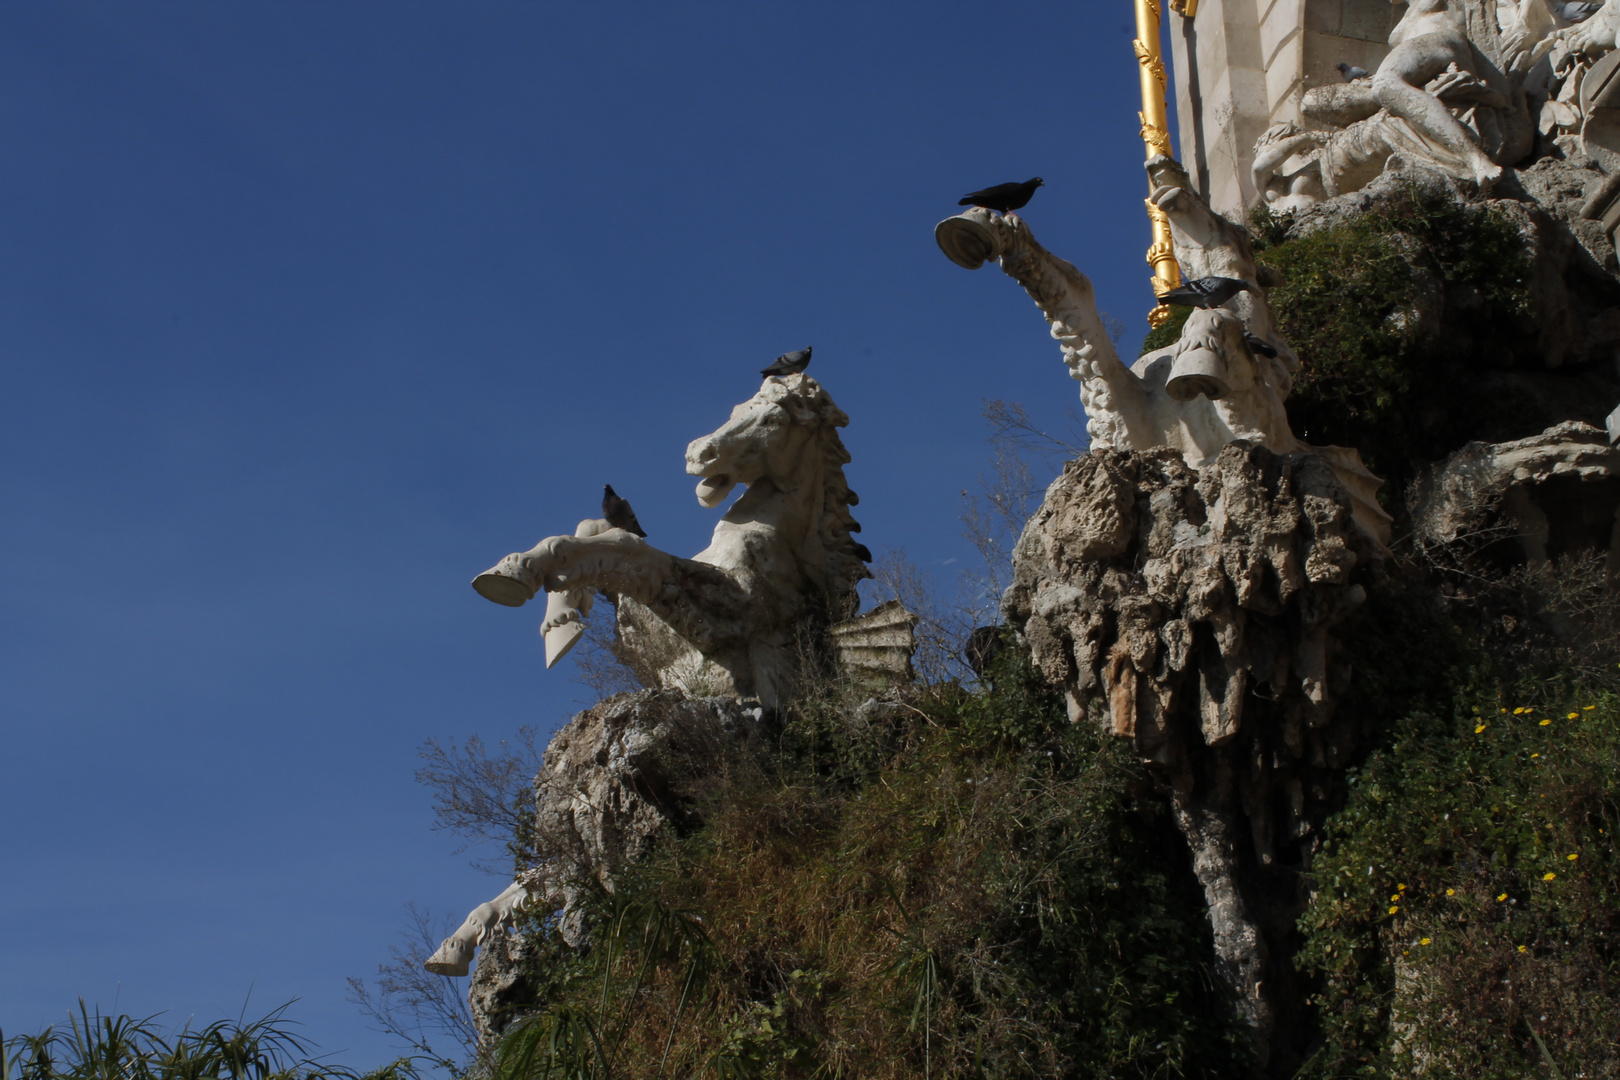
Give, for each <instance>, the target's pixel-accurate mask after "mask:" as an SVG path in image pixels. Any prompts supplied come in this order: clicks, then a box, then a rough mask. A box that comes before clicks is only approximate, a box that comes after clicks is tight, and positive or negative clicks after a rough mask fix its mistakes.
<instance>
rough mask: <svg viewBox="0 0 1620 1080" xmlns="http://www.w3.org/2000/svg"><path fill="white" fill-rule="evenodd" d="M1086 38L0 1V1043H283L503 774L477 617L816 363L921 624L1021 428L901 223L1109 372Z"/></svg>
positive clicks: (321, 1031)
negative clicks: (429, 765)
mask: <svg viewBox="0 0 1620 1080" xmlns="http://www.w3.org/2000/svg"><path fill="white" fill-rule="evenodd" d="M1131 36H1132V27H1131V5H1130V3H1129V2H1128V0H1112V2H1105V0H1082V2H1080V3H1075V2H1073V0H1063V2H1056V3H997V4H968V3H942V2H932V3H915V4H901V3H872V2H868V3H859V4H845V3H834V2H818V3H815V4H808V3H804V4H792V5H790V4H776V3H760V2H755V3H736V4H725V3H705V4H697V3H691V4H686V3H675V2H663V3H656V4H651V3H649V4H631V3H602V2H598V3H589V4H586V3H578V4H546V3H538V2H525V3H495V2H470V3H449V2H442V3H431V4H423V3H408V2H403V0H393V2H389V3H353V2H332V0H323V2H321V3H294V2H277V3H239V2H227V0H217V2H215V0H211V2H208V3H190V4H186V3H172V2H164V0H151V2H143V3H132V2H120V3H72V2H55V3H44V2H33V0H27V2H23V0H13V2H11V3H6V4H4V5H0V207H3V209H0V499H3V504H0V505H3V507H4V510H3V512H0V733H3V736H4V740H3V743H0V746H3V751H0V768H3V773H0V776H3V781H0V938H3V940H4V941H5V942H6V950H5V959H4V960H3V961H0V1027H3V1028H4V1030H5V1031H6V1032H7V1033H8V1034H9V1033H14V1032H18V1031H27V1030H34V1029H37V1028H38V1027H40V1026H42V1025H44V1024H46V1023H49V1022H53V1021H59V1020H61V1019H62V1018H64V1017H65V1015H66V1013H67V1010H68V1009H69V1008H71V1007H72V1006H73V1005H74V1002H75V1001H76V1000H77V999H78V998H79V997H83V998H85V999H86V1000H87V1002H89V1003H90V1004H92V1005H96V1004H99V1005H100V1006H101V1007H102V1008H104V1009H111V1008H117V1009H119V1010H121V1011H128V1012H132V1013H136V1014H146V1013H153V1012H158V1011H160V1010H168V1011H169V1015H170V1016H171V1017H173V1018H177V1019H182V1018H184V1017H186V1016H189V1015H196V1016H197V1017H199V1018H200V1019H202V1020H205V1021H206V1020H211V1019H215V1018H218V1017H220V1016H225V1015H235V1014H236V1013H237V1012H238V1011H239V1010H240V1009H241V1008H242V1006H243V1002H244V1000H246V999H247V998H248V996H249V994H250V992H251V1003H250V1004H249V1007H248V1011H249V1013H257V1012H262V1011H263V1010H264V1009H267V1008H268V1007H269V1006H272V1005H275V1004H280V1003H281V1002H284V1001H286V1000H288V999H290V998H294V997H297V998H299V999H300V1001H299V1003H298V1004H297V1005H295V1006H294V1008H293V1010H292V1015H293V1016H294V1017H295V1018H297V1019H299V1020H300V1021H302V1023H303V1025H304V1030H305V1033H306V1034H308V1035H309V1036H311V1037H312V1038H314V1039H315V1040H317V1041H318V1042H319V1043H321V1044H322V1046H323V1048H325V1049H327V1050H331V1051H338V1052H339V1053H338V1055H337V1058H336V1060H338V1061H340V1062H343V1063H346V1064H350V1065H352V1066H354V1067H357V1068H358V1067H367V1066H371V1065H374V1064H376V1063H378V1062H380V1061H383V1060H387V1059H388V1058H391V1057H392V1056H393V1055H394V1053H395V1051H394V1050H393V1049H392V1048H391V1046H390V1045H389V1044H388V1042H387V1040H385V1039H384V1038H383V1037H382V1036H380V1035H377V1034H374V1033H371V1032H369V1031H368V1030H367V1028H366V1022H365V1020H364V1018H363V1017H361V1016H360V1015H359V1014H358V1013H357V1012H356V1011H355V1010H354V1009H353V1008H352V1007H351V1006H349V1005H348V1004H346V1003H345V1002H344V1000H343V995H344V979H345V977H346V976H349V975H369V974H371V973H373V972H374V971H375V969H376V966H377V964H378V963H379V962H380V961H382V960H383V959H385V958H386V953H387V949H388V946H389V944H390V943H391V942H392V941H393V940H394V938H395V935H396V933H397V932H398V931H399V930H400V929H401V927H402V926H403V925H404V921H405V916H404V908H403V905H404V904H405V903H406V902H407V901H414V902H416V903H418V904H421V905H425V906H427V907H429V908H431V909H433V910H435V911H442V912H445V913H447V914H448V913H452V912H454V913H455V914H456V916H457V917H458V918H459V915H460V914H462V913H464V912H465V911H466V910H467V909H468V908H470V907H471V906H472V905H474V904H476V903H478V902H480V901H481V900H484V899H487V898H488V897H489V896H492V895H494V893H496V892H498V891H499V890H500V888H501V887H502V884H503V883H501V882H499V881H497V880H496V879H494V878H491V877H489V876H488V875H486V874H483V873H481V872H479V871H477V870H475V869H473V868H471V867H470V866H469V865H468V859H469V858H470V857H471V856H472V855H474V854H476V853H468V854H461V855H457V854H454V850H455V848H456V846H457V842H456V840H455V838H453V837H450V836H447V835H445V834H443V833H436V832H434V831H432V829H431V825H432V818H431V813H430V808H429V802H430V798H429V793H428V792H427V791H426V790H425V789H423V788H421V787H420V786H418V785H417V784H416V783H415V782H414V780H413V772H414V770H415V769H416V767H417V765H418V759H417V751H418V748H419V747H420V745H421V744H422V742H423V740H424V739H426V738H428V737H430V736H436V737H438V738H440V739H444V740H460V739H462V738H465V737H466V736H467V735H470V734H475V733H476V734H479V735H481V736H482V737H483V738H485V739H486V740H488V741H490V742H494V741H497V740H500V739H502V738H505V737H508V736H510V735H511V734H512V733H513V732H514V731H515V730H516V729H517V728H518V727H519V726H520V725H524V724H533V725H537V726H539V727H541V728H543V729H545V730H547V731H550V730H552V729H554V728H555V727H556V726H557V725H558V724H560V723H561V722H563V721H565V720H566V719H567V717H568V716H569V715H570V714H571V713H572V712H574V711H575V710H577V709H578V708H580V707H582V706H583V705H584V704H588V703H589V697H590V692H589V691H588V690H587V689H586V688H585V687H584V686H582V685H580V684H579V683H577V682H575V681H573V672H572V671H571V667H572V664H571V662H565V663H564V664H563V665H560V666H559V667H558V668H557V669H556V670H553V671H550V672H547V671H546V670H545V669H544V666H543V662H542V654H541V646H540V641H539V638H538V636H537V634H536V632H535V631H536V626H537V624H538V622H539V620H540V618H541V615H542V612H541V609H540V608H539V606H537V605H531V606H530V607H526V608H522V609H518V610H509V609H505V608H500V607H497V606H495V605H492V604H490V603H488V602H486V601H484V600H482V599H480V598H479V597H478V596H477V595H476V594H475V593H474V592H473V591H472V590H471V589H470V588H469V587H468V582H469V580H470V579H471V578H472V576H473V575H474V574H475V573H477V572H479V571H480V570H483V569H484V568H485V567H487V566H489V565H490V564H491V563H493V562H494V561H495V560H496V559H498V558H499V557H500V556H502V555H504V554H505V553H506V552H508V551H511V550H515V549H520V548H525V547H528V546H529V545H530V544H532V543H533V542H534V541H536V540H538V539H539V538H540V537H542V536H545V535H549V534H551V533H555V532H567V531H571V530H572V528H573V526H574V524H575V523H576V522H577V521H578V520H580V519H581V518H583V517H588V516H594V514H595V513H596V512H597V511H596V507H597V506H598V504H599V501H600V492H601V485H602V484H603V483H605V482H606V483H612V484H613V485H614V486H615V488H617V489H618V490H619V491H620V492H621V493H622V494H624V495H626V496H627V497H629V498H630V499H631V500H632V501H633V502H634V504H635V507H636V511H637V513H638V515H639V517H640V519H641V521H642V523H643V524H644V525H645V526H646V527H647V528H648V530H649V532H651V533H652V534H653V536H652V539H653V540H654V541H656V542H657V543H659V544H660V545H661V546H663V547H665V548H667V549H668V550H671V551H674V552H677V553H680V554H691V553H693V552H696V551H697V550H699V549H700V548H702V547H703V546H704V545H705V544H706V543H707V537H708V533H709V532H710V530H711V529H712V528H713V525H714V521H715V517H716V515H715V513H714V512H712V511H707V510H704V509H702V508H701V507H699V506H698V505H697V502H696V500H695V499H694V498H693V495H692V481H691V480H690V478H688V477H686V476H685V474H684V470H683V463H682V452H683V450H684V448H685V446H686V444H687V442H688V441H689V440H691V439H692V438H694V437H696V436H698V435H702V434H706V433H707V432H709V431H710V430H712V429H714V428H715V427H717V426H719V424H720V423H721V422H722V421H723V420H724V419H725V417H726V416H727V414H728V412H729V410H730V408H731V406H732V405H733V404H735V403H736V402H738V401H741V400H743V399H745V398H746V397H748V396H749V395H751V394H752V393H753V392H754V390H756V389H757V388H758V384H759V380H758V376H757V375H756V374H755V373H756V372H757V370H758V368H760V367H761V366H763V365H764V364H765V363H767V362H768V361H769V360H771V359H772V358H773V357H775V356H776V355H777V354H778V353H781V352H783V351H786V350H788V349H793V348H798V347H800V346H803V345H805V344H807V343H813V344H814V345H815V350H816V353H815V362H814V366H813V367H812V369H811V374H812V375H815V376H816V377H817V378H818V379H820V380H821V382H822V383H823V385H824V386H826V387H827V389H828V391H829V392H830V393H831V394H832V395H833V397H834V398H835V399H836V400H837V401H838V403H839V404H840V405H841V406H842V407H843V409H844V410H845V411H846V412H848V413H849V415H850V417H851V425H850V427H849V428H848V429H847V430H846V432H845V441H846V443H847V445H848V446H849V449H850V451H851V453H852V455H853V458H854V460H853V461H852V463H851V464H850V465H849V466H848V468H847V470H846V471H847V475H848V476H849V479H850V482H851V484H852V485H853V486H854V487H855V489H856V490H858V491H859V492H860V495H861V504H860V507H859V510H858V511H857V516H858V517H859V519H860V521H861V523H862V525H863V526H864V532H863V533H862V539H863V540H864V541H865V542H866V543H867V544H868V545H869V546H870V547H871V548H873V550H874V551H882V550H884V549H888V548H904V549H905V550H906V551H907V553H908V554H909V556H910V558H911V559H912V560H913V561H915V562H916V563H918V564H920V565H922V566H924V567H925V568H928V569H931V570H933V571H935V572H937V573H939V574H940V576H941V580H942V581H943V582H945V583H946V584H949V583H950V582H951V581H952V580H954V577H955V574H956V573H957V571H958V570H959V569H960V568H961V567H962V566H964V565H966V564H967V563H968V562H970V561H971V559H972V552H971V549H970V548H969V546H968V544H967V543H966V541H965V540H964V539H963V538H962V528H961V525H960V523H959V521H958V515H959V514H960V513H961V510H962V499H961V492H962V490H963V489H964V488H969V487H972V486H974V484H975V483H976V478H977V476H978V475H979V474H980V473H981V472H983V471H984V470H985V469H986V458H987V452H988V451H987V446H986V442H985V429H984V425H983V423H982V421H981V420H980V418H979V410H980V404H981V402H982V400H983V399H985V398H991V397H999V398H1005V399H1009V400H1013V401H1017V402H1021V403H1023V404H1024V405H1025V406H1027V407H1028V408H1029V409H1030V411H1031V413H1032V414H1033V415H1034V416H1035V417H1036V418H1037V420H1038V421H1040V422H1041V423H1043V424H1046V425H1048V426H1050V427H1055V428H1056V427H1062V426H1064V425H1065V424H1066V422H1067V421H1066V418H1065V414H1066V412H1067V410H1069V409H1070V408H1077V407H1078V401H1077V397H1076V392H1075V384H1074V383H1072V382H1071V381H1070V380H1069V378H1068V376H1067V371H1066V369H1065V368H1064V367H1063V365H1062V363H1061V361H1060V359H1059V356H1058V351H1057V348H1056V345H1055V344H1054V343H1053V342H1052V341H1051V339H1050V338H1049V337H1048V336H1047V334H1046V328H1045V325H1044V323H1043V322H1042V320H1041V318H1040V316H1039V314H1038V313H1037V311H1036V310H1035V308H1034V306H1033V305H1032V304H1031V303H1030V301H1029V299H1028V298H1027V297H1026V296H1024V294H1023V293H1022V292H1021V291H1020V290H1019V289H1018V288H1017V287H1016V286H1015V285H1014V284H1013V283H1012V282H1011V281H1010V280H1009V279H1007V278H1006V277H1005V276H1004V275H1002V274H1001V273H1000V272H999V271H998V270H996V269H994V268H993V267H992V268H987V269H985V270H981V271H979V272H977V273H969V272H968V271H965V270H962V269H960V268H958V267H956V266H954V265H953V264H951V263H949V262H948V261H947V260H946V259H945V258H944V257H943V256H942V255H941V254H940V253H939V251H938V249H937V248H936V247H935V245H934V242H933V238H932V232H931V230H932V227H933V225H934V223H935V222H936V221H938V220H939V219H940V218H943V217H946V216H948V215H950V214H952V213H954V212H956V207H955V202H956V198H957V197H958V196H959V195H961V194H962V193H963V192H965V191H968V190H972V189H974V188H977V187H981V186H984V185H987V184H992V183H997V182H1000V181H1003V180H1012V179H1018V180H1021V179H1025V178H1027V177H1029V176H1033V175H1036V174H1039V175H1041V176H1043V177H1044V178H1045V179H1046V182H1047V186H1046V187H1045V188H1044V189H1043V190H1042V191H1041V192H1040V193H1039V194H1038V195H1037V197H1036V199H1035V201H1034V202H1033V203H1032V205H1031V206H1030V207H1029V209H1028V210H1027V211H1026V212H1025V217H1026V218H1027V219H1028V220H1029V221H1030V222H1031V224H1032V226H1033V228H1034V229H1035V230H1036V234H1037V236H1039V238H1040V239H1041V240H1042V241H1043V243H1045V244H1046V245H1047V246H1048V247H1049V248H1051V249H1052V250H1054V251H1056V252H1058V253H1059V254H1061V255H1063V256H1065V257H1067V258H1070V259H1072V260H1073V261H1075V262H1076V263H1077V264H1078V265H1079V266H1080V268H1081V269H1082V270H1084V271H1086V272H1087V273H1088V274H1090V275H1091V276H1092V277H1093V278H1094V279H1095V280H1096V282H1097V285H1098V293H1099V299H1100V304H1101V306H1102V307H1104V308H1105V309H1107V310H1109V311H1111V312H1113V313H1114V314H1115V315H1118V316H1120V317H1121V318H1122V319H1124V320H1125V322H1126V325H1127V326H1128V328H1129V329H1128V332H1127V344H1130V343H1131V341H1133V340H1135V341H1139V340H1140V336H1141V333H1142V331H1143V330H1144V329H1145V324H1144V323H1143V315H1144V313H1145V312H1146V310H1147V309H1148V308H1149V307H1150V306H1151V304H1152V297H1151V293H1150V291H1149V288H1148V276H1149V270H1148V267H1147V265H1146V263H1145V262H1144V261H1143V252H1144V251H1145V249H1146V246H1147V242H1148V231H1147V222H1146V218H1145V216H1144V214H1143V210H1142V196H1143V194H1144V193H1145V192H1144V183H1145V182H1144V180H1143V178H1142V173H1141V169H1140V161H1141V157H1142V150H1141V142H1140V140H1139V138H1138V134H1137V118H1136V110H1137V108H1138V107H1139V105H1138V101H1137V98H1136V94H1137V83H1136V64H1135V61H1134V58H1133V57H1132V54H1131V48H1130V39H1131Z"/></svg>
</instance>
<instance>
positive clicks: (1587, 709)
mask: <svg viewBox="0 0 1620 1080" xmlns="http://www.w3.org/2000/svg"><path fill="white" fill-rule="evenodd" d="M1595 708H1597V706H1596V705H1587V706H1585V707H1584V708H1583V709H1582V710H1581V711H1582V712H1591V711H1592V710H1593V709H1595Z"/></svg>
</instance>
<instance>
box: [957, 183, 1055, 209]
mask: <svg viewBox="0 0 1620 1080" xmlns="http://www.w3.org/2000/svg"><path fill="white" fill-rule="evenodd" d="M1045 183H1046V181H1045V180H1042V179H1041V178H1040V177H1038V176H1037V177H1035V179H1033V180H1025V181H1024V182H1023V183H1022V184H1011V183H1009V184H997V185H996V186H995V187H987V188H985V189H984V190H983V191H974V192H971V193H969V194H967V195H964V196H962V199H961V201H960V202H958V203H957V204H956V205H957V206H982V207H984V208H985V209H986V210H999V211H1001V212H1002V213H1003V214H1009V213H1011V212H1012V211H1014V210H1021V209H1023V208H1024V206H1026V205H1027V204H1028V203H1029V200H1030V199H1032V198H1034V196H1035V189H1036V188H1038V187H1041V186H1043V185H1044V184H1045Z"/></svg>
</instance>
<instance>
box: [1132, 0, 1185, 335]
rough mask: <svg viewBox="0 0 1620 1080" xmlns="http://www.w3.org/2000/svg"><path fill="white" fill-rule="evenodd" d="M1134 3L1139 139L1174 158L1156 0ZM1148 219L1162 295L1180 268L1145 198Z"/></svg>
mask: <svg viewBox="0 0 1620 1080" xmlns="http://www.w3.org/2000/svg"><path fill="white" fill-rule="evenodd" d="M1196 2H1197V0H1192V2H1191V3H1188V2H1187V0H1182V3H1181V4H1179V5H1177V9H1178V10H1181V9H1183V8H1189V7H1192V5H1193V4H1194V3H1196ZM1135 3H1136V41H1135V42H1134V43H1133V44H1134V45H1135V46H1136V61H1137V63H1138V64H1139V65H1141V68H1142V111H1141V112H1139V113H1137V115H1138V116H1139V117H1141V119H1142V142H1143V143H1144V144H1145V145H1146V147H1147V156H1148V160H1150V161H1151V160H1152V159H1153V158H1156V157H1159V156H1160V155H1163V156H1164V157H1175V152H1174V151H1173V150H1171V148H1170V130H1169V120H1168V118H1167V114H1168V112H1169V110H1168V108H1167V107H1166V105H1165V96H1164V95H1165V77H1164V57H1163V54H1162V53H1161V52H1160V50H1159V0H1135ZM1147 212H1148V218H1149V219H1150V220H1151V221H1152V222H1153V246H1152V247H1150V248H1148V253H1147V261H1148V263H1149V264H1151V265H1152V267H1153V295H1154V296H1163V295H1164V294H1165V293H1167V292H1169V291H1170V290H1171V289H1173V288H1175V287H1176V286H1177V285H1180V284H1181V271H1180V270H1179V269H1178V268H1177V267H1176V252H1175V248H1174V247H1173V246H1172V245H1171V243H1170V219H1169V218H1167V217H1165V216H1164V211H1163V210H1160V209H1159V208H1158V207H1157V206H1154V205H1153V201H1152V200H1151V199H1149V200H1148V201H1147ZM1169 317H1170V309H1169V308H1168V307H1166V306H1165V305H1164V304H1159V305H1158V306H1157V307H1155V308H1154V309H1153V310H1152V311H1150V312H1148V325H1150V326H1155V327H1156V326H1158V325H1160V324H1161V323H1163V322H1164V320H1166V319H1168V318H1169Z"/></svg>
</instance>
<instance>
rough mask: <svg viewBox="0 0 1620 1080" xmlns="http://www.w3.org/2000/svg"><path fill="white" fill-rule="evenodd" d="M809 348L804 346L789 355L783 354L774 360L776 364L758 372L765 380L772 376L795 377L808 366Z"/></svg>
mask: <svg viewBox="0 0 1620 1080" xmlns="http://www.w3.org/2000/svg"><path fill="white" fill-rule="evenodd" d="M810 348H811V346H809V345H806V346H805V347H804V348H802V349H794V350H793V351H792V352H790V353H783V354H782V355H781V356H778V357H777V358H776V362H775V363H773V364H772V365H771V366H770V367H768V368H766V369H764V370H763V371H761V372H760V374H761V375H763V376H765V377H766V378H767V379H768V378H770V377H772V376H773V375H797V374H798V373H799V372H801V371H803V370H804V369H805V368H807V367H809V366H810Z"/></svg>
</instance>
